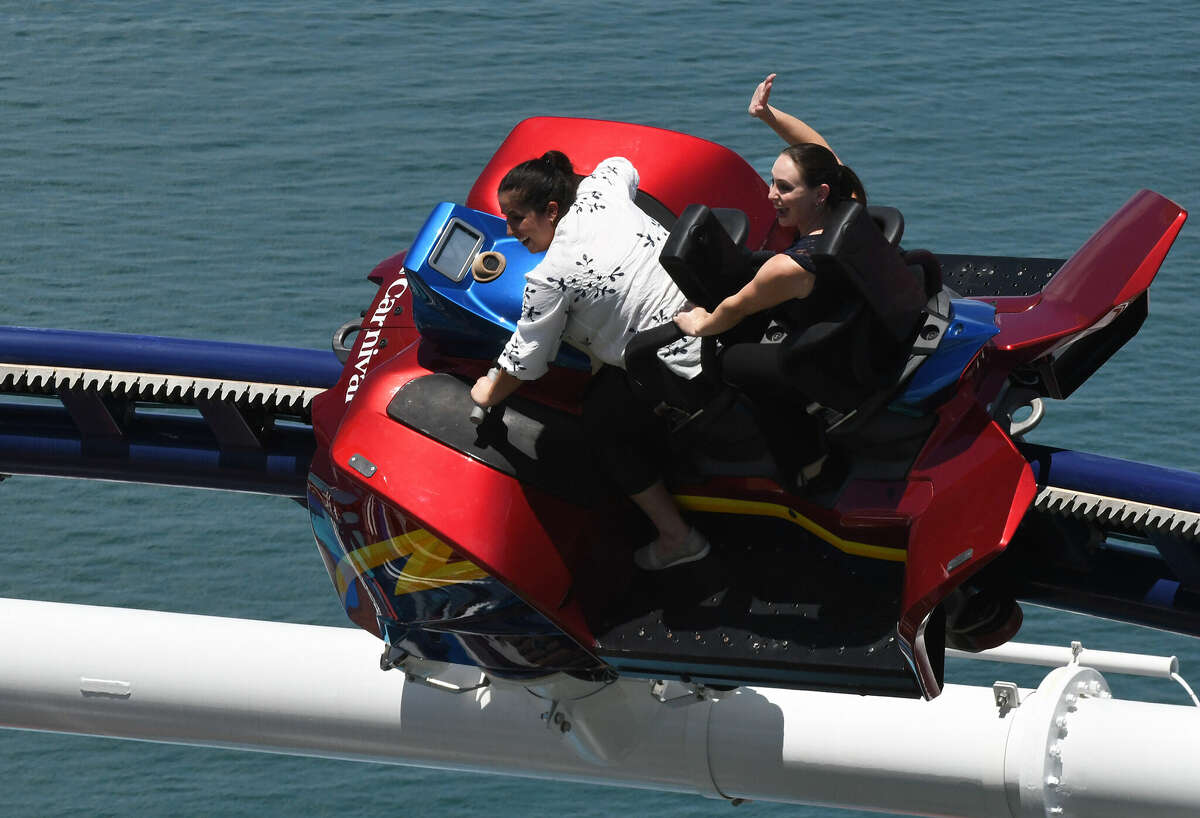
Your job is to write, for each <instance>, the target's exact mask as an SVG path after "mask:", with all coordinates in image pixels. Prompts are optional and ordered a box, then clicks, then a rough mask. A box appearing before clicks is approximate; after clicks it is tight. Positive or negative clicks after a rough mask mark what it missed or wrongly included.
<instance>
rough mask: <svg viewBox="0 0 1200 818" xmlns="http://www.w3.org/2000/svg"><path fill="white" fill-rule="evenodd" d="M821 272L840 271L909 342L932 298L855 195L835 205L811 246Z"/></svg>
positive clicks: (892, 331)
mask: <svg viewBox="0 0 1200 818" xmlns="http://www.w3.org/2000/svg"><path fill="white" fill-rule="evenodd" d="M811 255H812V259H813V262H814V263H815V264H816V265H817V267H818V270H819V271H820V272H823V273H826V274H833V275H838V274H840V275H842V276H844V277H845V280H846V281H847V283H849V284H850V285H852V286H853V287H854V288H855V289H857V290H858V291H859V292H860V293H861V294H862V296H863V298H864V299H866V301H867V303H868V304H869V305H870V306H871V309H872V310H873V311H874V312H875V314H876V315H877V316H878V317H879V318H880V320H881V321H882V323H883V325H884V326H885V327H886V328H887V330H888V332H889V334H891V335H892V337H893V338H895V339H896V340H897V341H908V340H910V339H911V337H912V333H913V330H914V329H915V327H916V325H917V322H918V321H919V320H920V319H921V316H922V312H923V309H924V307H925V302H926V301H927V300H928V299H927V298H926V296H925V294H924V291H923V288H921V287H920V286H919V285H918V283H917V281H916V279H915V278H914V276H913V274H912V273H911V272H910V271H909V269H908V266H907V265H906V264H905V263H904V259H903V258H901V256H900V251H899V250H897V249H896V248H895V247H893V246H892V245H891V244H890V243H889V242H888V240H887V239H886V238H884V235H883V233H881V232H880V230H879V226H878V225H877V224H876V223H875V221H874V219H872V218H871V216H870V214H869V213H868V212H867V209H866V208H865V207H863V205H862V204H861V203H859V202H857V201H854V200H853V199H851V200H847V201H845V202H842V203H841V204H839V205H837V207H835V208H834V210H833V212H832V213H831V214H830V216H829V220H828V221H827V222H826V224H825V231H824V232H823V233H822V234H821V237H820V239H818V241H817V244H816V246H815V247H814V248H813V250H812V254H811Z"/></svg>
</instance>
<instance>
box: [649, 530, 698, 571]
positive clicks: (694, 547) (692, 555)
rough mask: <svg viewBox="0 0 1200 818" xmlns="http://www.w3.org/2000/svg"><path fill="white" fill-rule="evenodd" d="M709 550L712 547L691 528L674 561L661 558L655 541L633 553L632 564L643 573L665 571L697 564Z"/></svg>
mask: <svg viewBox="0 0 1200 818" xmlns="http://www.w3.org/2000/svg"><path fill="white" fill-rule="evenodd" d="M711 550H712V546H710V545H709V544H708V540H706V539H705V538H704V535H703V534H701V533H700V532H699V531H698V530H696V529H695V528H692V529H689V530H688V533H687V537H685V538H684V540H683V548H681V549H680V550H679V552H678V555H677V556H676V557H675V558H674V559H668V558H665V557H663V556H662V555H661V553H660V552H659V546H658V540H655V541H654V542H652V543H650V544H649V545H647V546H645V547H643V548H639V549H638V550H637V551H634V552H633V564H634V565H636V566H637V567H638V568H641V569H642V570H643V571H665V570H666V569H668V568H674V567H675V566H677V565H686V564H687V563H689V562H699V561H700V560H702V559H704V558H705V557H707V556H708V552H709V551H711Z"/></svg>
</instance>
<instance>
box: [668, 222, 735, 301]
mask: <svg viewBox="0 0 1200 818" xmlns="http://www.w3.org/2000/svg"><path fill="white" fill-rule="evenodd" d="M734 212H736V211H734ZM721 215H724V216H725V217H726V220H728V221H729V222H730V224H731V225H734V227H735V230H736V229H737V227H736V224H735V222H736V221H737V220H736V218H735V217H733V216H732V215H730V214H725V213H722V214H721ZM743 218H745V217H744V214H743ZM746 223H747V225H748V224H749V222H748V220H747V222H746ZM738 232H740V233H742V236H741V239H742V241H745V231H742V230H738ZM659 261H661V262H662V266H663V267H664V268H666V271H667V273H668V274H669V275H670V276H671V278H672V279H674V281H675V283H676V284H677V285H679V289H680V290H681V291H682V292H683V294H684V295H685V296H687V299H688V301H691V302H692V303H693V304H698V305H699V306H701V307H704V308H705V309H706V310H712V309H714V308H715V307H716V306H717V304H719V303H721V301H722V300H723V299H725V298H726V297H727V296H730V295H732V294H733V293H735V292H737V291H738V290H740V289H741V288H742V287H743V286H744V285H745V284H746V282H747V281H749V280H750V277H751V275H752V271H751V270H750V269H749V266H748V264H749V254H748V253H747V251H746V250H745V248H744V247H742V246H740V245H739V244H738V243H737V242H735V241H734V239H733V238H731V237H730V235H729V232H728V231H727V230H726V229H725V226H724V225H723V224H722V219H721V218H719V217H718V214H717V213H714V212H713V211H712V210H711V209H710V208H708V207H707V206H705V205H702V204H691V205H688V206H687V207H686V208H684V210H683V212H682V213H680V214H679V218H678V219H676V220H675V226H674V227H672V228H671V234H670V235H669V236H668V237H667V240H666V242H665V243H664V244H663V249H662V252H661V253H660V254H659Z"/></svg>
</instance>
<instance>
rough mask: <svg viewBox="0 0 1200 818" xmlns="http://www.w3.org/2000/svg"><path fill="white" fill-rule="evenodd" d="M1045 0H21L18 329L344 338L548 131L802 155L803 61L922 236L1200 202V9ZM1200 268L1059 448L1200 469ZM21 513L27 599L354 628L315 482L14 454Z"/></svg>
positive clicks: (181, 786)
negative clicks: (150, 482)
mask: <svg viewBox="0 0 1200 818" xmlns="http://www.w3.org/2000/svg"><path fill="white" fill-rule="evenodd" d="M1043 5H1044V4H1042V3H1035V2H1031V1H1030V0H1015V1H1014V2H1011V3H1007V4H1003V5H999V4H997V5H995V7H992V6H985V5H981V4H970V6H969V7H970V9H971V10H970V11H968V10H967V8H968V6H967V5H964V4H959V3H954V2H943V3H937V2H928V3H922V4H899V3H897V4H875V3H867V2H854V0H848V1H847V2H842V3H838V4H836V5H834V6H831V7H820V8H813V9H801V8H799V7H787V6H783V5H778V6H766V5H763V4H759V3H752V2H740V1H739V0H725V1H724V2H706V3H698V2H697V3H687V2H677V1H671V2H660V3H657V4H649V3H631V2H626V0H617V2H608V3H595V2H577V3H570V4H567V3H560V2H546V1H545V0H536V2H526V3H522V4H519V5H518V4H513V5H512V6H511V7H506V6H495V7H487V8H470V7H465V6H464V5H462V4H457V3H445V2H428V3H423V4H417V3H412V4H409V3H404V4H398V5H390V4H383V3H373V2H361V0H346V1H344V2H337V3H334V2H309V3H304V4H283V5H276V4H270V3H264V2H259V1H258V0H250V1H248V2H242V3H237V4H222V3H205V4H199V3H183V2H176V3H173V2H153V3H151V2H146V3H103V4H87V5H81V4H75V3H59V2H25V3H16V2H6V3H0V54H3V57H2V58H0V296H2V297H0V324H21V325H28V326H46V327H66V328H79V329H95V330H117V331H129V332H142V333H157V334H166V335H179V336H187V337H196V338H219V339H236V340H248V341H257V342H263V343H278V344H287V345H293V346H304V347H311V348H323V347H326V346H327V344H328V339H329V335H330V333H331V332H332V330H333V328H334V327H336V326H337V325H338V324H341V323H342V322H343V321H345V320H347V319H348V318H351V317H354V316H356V315H357V314H358V311H359V310H360V309H362V308H364V307H365V306H366V305H367V303H368V300H369V298H370V296H371V293H372V288H371V287H370V286H369V285H368V284H367V283H366V282H365V280H364V276H365V274H366V273H367V272H368V271H369V270H370V269H371V267H372V266H374V264H375V263H376V262H377V261H379V260H380V259H382V258H385V257H387V256H389V255H391V254H393V253H395V252H397V251H399V250H401V249H403V248H404V247H405V246H406V242H407V241H408V239H409V237H410V236H411V235H412V234H413V232H414V231H415V230H416V229H417V228H418V227H419V226H420V224H421V222H422V220H423V219H424V216H425V214H426V212H427V210H428V208H429V207H430V206H431V205H432V204H433V203H435V202H437V201H440V200H443V199H456V200H460V201H461V200H462V199H464V198H465V196H466V192H467V190H468V189H469V188H470V185H471V183H472V181H473V179H474V176H475V175H476V173H477V172H478V170H479V169H480V168H481V167H482V165H483V164H484V162H485V161H486V160H487V158H488V157H489V156H490V154H491V152H492V151H493V150H494V148H495V146H496V145H497V144H498V143H499V141H500V140H501V139H502V138H503V136H504V134H505V133H507V131H508V130H509V129H510V128H511V127H512V126H513V125H514V124H515V123H516V122H517V121H518V120H519V119H521V118H523V117H525V116H530V115H535V114H563V115H577V116H591V117H600V118H610V119H623V120H629V121H634V122H641V123H646V124H651V125H657V126H662V127H668V128H674V129H677V130H682V131H686V132H689V133H693V134H696V135H698V136H702V137H705V138H708V139H712V140H715V141H718V142H721V143H724V144H726V145H729V146H730V147H733V148H734V149H736V150H738V151H739V152H740V153H742V155H744V156H745V157H746V158H747V159H748V160H749V161H750V162H751V163H753V164H754V165H755V166H756V167H758V168H761V169H762V170H763V171H764V172H766V170H767V169H768V168H769V166H770V162H771V160H772V159H773V157H774V155H775V153H776V151H777V148H778V145H777V143H776V141H775V137H774V135H773V134H772V133H770V132H769V131H768V130H767V129H766V128H765V127H763V126H761V125H760V124H758V123H756V122H754V121H752V120H750V119H749V118H748V117H747V116H746V115H745V104H746V101H747V99H748V96H749V93H750V91H751V90H752V89H753V87H754V85H755V84H756V83H757V82H758V80H759V79H761V78H762V76H763V75H764V74H766V73H767V72H768V71H778V72H779V74H780V79H779V81H778V83H777V86H776V95H775V99H774V100H773V101H775V102H777V103H778V104H779V105H780V106H781V107H783V108H785V109H786V110H790V111H793V112H795V113H798V114H800V115H802V116H804V117H805V118H806V119H808V120H809V121H810V122H811V123H812V124H813V125H815V126H816V127H817V128H819V129H820V130H821V131H822V132H823V133H824V134H825V136H826V137H827V138H828V139H829V140H830V141H831V142H832V143H833V145H834V147H835V148H836V149H837V151H838V153H839V154H840V155H841V157H842V158H843V159H844V160H845V161H846V162H847V163H849V164H850V165H852V166H853V167H854V168H855V170H856V171H858V173H859V175H860V176H861V177H862V178H863V179H864V180H865V182H866V185H867V189H868V191H869V192H870V194H871V198H872V199H873V200H874V201H876V202H878V203H881V204H890V205H894V206H897V207H899V208H901V209H902V210H903V211H904V214H905V216H906V219H907V223H908V228H907V232H906V241H905V244H906V245H908V246H928V247H930V248H932V249H935V250H939V249H940V250H945V251H958V252H977V253H1004V254H1013V255H1041V256H1052V257H1053V256H1057V257H1062V256H1066V255H1069V254H1070V253H1071V252H1072V251H1073V250H1074V249H1075V248H1076V247H1078V246H1079V244H1081V243H1082V242H1083V241H1084V240H1085V239H1086V238H1087V237H1088V236H1089V235H1090V234H1091V232H1092V231H1093V230H1095V229H1096V228H1097V227H1098V226H1099V225H1100V224H1101V223H1102V222H1103V221H1104V220H1105V219H1106V218H1107V217H1108V216H1109V215H1110V214H1111V213H1112V212H1113V211H1114V210H1116V209H1117V208H1118V207H1119V206H1120V205H1121V204H1122V203H1123V202H1124V201H1125V200H1126V199H1127V198H1128V197H1129V196H1130V195H1131V194H1133V193H1134V192H1135V191H1137V190H1138V189H1139V188H1142V187H1150V188H1153V189H1155V190H1158V191H1159V192H1161V193H1163V194H1165V195H1167V196H1169V197H1171V198H1173V199H1175V200H1176V201H1178V202H1179V203H1181V204H1182V205H1184V206H1185V207H1193V208H1200V157H1198V155H1197V153H1198V152H1197V145H1198V144H1200V140H1198V139H1197V136H1198V134H1197V128H1198V126H1197V123H1198V122H1200V102H1198V101H1197V100H1200V60H1197V59H1196V46H1195V42H1196V40H1197V37H1198V36H1200V7H1193V6H1191V5H1188V4H1137V3H1128V2H1107V1H1106V0H1097V2H1092V3H1087V4H1077V3H1064V4H1057V5H1056V6H1055V7H1054V8H1050V9H1047V8H1044V7H1043ZM1172 5H1176V6H1178V5H1182V6H1183V8H1182V9H1181V8H1179V7H1171V6H1172ZM1198 262H1200V226H1198V225H1195V224H1192V225H1188V226H1186V227H1185V228H1184V231H1183V234H1182V235H1181V236H1180V238H1179V240H1178V241H1177V243H1176V245H1175V247H1174V249H1173V250H1172V252H1171V255H1170V256H1169V257H1168V259H1167V262H1166V263H1165V264H1164V266H1163V268H1162V271H1161V273H1160V275H1159V277H1158V279H1157V281H1156V283H1155V285H1154V288H1153V289H1152V291H1151V316H1150V319H1149V321H1148V322H1147V325H1146V327H1145V328H1144V329H1143V331H1142V332H1141V334H1140V335H1139V336H1138V337H1137V338H1136V339H1134V340H1133V341H1132V342H1131V343H1130V344H1129V345H1128V346H1127V347H1126V348H1125V349H1124V350H1122V351H1121V352H1120V353H1119V354H1118V355H1117V356H1116V357H1115V359H1114V360H1112V361H1111V362H1110V363H1109V364H1108V365H1107V366H1106V367H1105V368H1104V369H1103V370H1102V371H1101V372H1100V373H1099V374H1098V375H1097V376H1096V377H1094V378H1093V379H1092V380H1091V381H1090V382H1089V383H1088V384H1087V385H1086V386H1085V387H1084V388H1082V389H1081V390H1080V391H1079V393H1077V394H1076V395H1075V396H1074V397H1072V398H1071V400H1070V401H1069V402H1067V403H1065V404H1063V405H1052V406H1051V407H1050V410H1049V417H1048V419H1047V420H1046V421H1045V422H1044V423H1043V425H1042V426H1041V427H1040V428H1039V429H1038V430H1037V431H1036V432H1035V433H1034V434H1033V435H1032V438H1033V439H1034V440H1036V441H1038V442H1045V443H1054V444H1057V445H1062V446H1068V447H1073V448H1079V449H1084V450H1092V451H1097V452H1101V453H1104V454H1109V455H1115V456H1120V457H1127V458H1131V459H1137V460H1146V461H1150V462H1156V463H1160V464H1163V465H1169V466H1176V467H1182V468H1187V469H1192V470H1200V447H1198V446H1197V443H1198V442H1200V432H1198V431H1197V425H1196V420H1195V410H1194V406H1195V405H1196V403H1197V401H1198V400H1200V360H1197V355H1196V354H1195V350H1196V344H1195V337H1194V330H1193V328H1194V327H1195V326H1196V323H1197V322H1196V317H1197V316H1198V315H1200V303H1197V299H1195V298H1193V297H1191V296H1192V289H1193V288H1192V286H1191V278H1190V277H1191V276H1192V275H1193V271H1194V269H1195V268H1196V267H1197V263H1198ZM0 515H2V516H0V520H2V521H3V526H4V529H5V531H7V532H8V535H7V537H6V538H5V541H4V546H3V548H0V596H11V597H23V598H32V599H52V600H61V601H69V602H82V603H95V604H105V605H120V606H132V607H143V608H153V609H161V610H171V611H184V612H193V613H204V614H217V615H231V616H243V617H251V618H263V619H282V620H288V621H294V622H307V623H318V624H333V625H340V624H343V622H344V620H343V617H342V614H341V611H340V609H339V607H338V604H337V601H336V598H335V596H334V595H333V593H332V592H331V590H330V586H329V581H328V579H327V578H326V576H325V574H324V570H323V569H322V567H321V564H320V561H319V560H318V558H317V555H316V552H315V549H314V546H313V545H312V541H311V535H310V533H309V530H308V528H307V522H306V519H305V515H304V514H303V512H301V511H300V510H299V509H298V508H296V507H295V506H294V505H293V504H290V503H288V502H285V501H281V500H270V499H261V498H255V497H242V496H235V495H222V494H212V493H204V492H195V491H185V490H179V489H154V488H144V487H134V486H120V485H111V484H90V483H79V482H67V481H54V480H43V479H33V478H14V479H12V480H8V481H6V482H4V483H3V484H0ZM1027 613H1028V615H1027V624H1026V626H1025V629H1024V630H1023V631H1022V634H1021V638H1023V639H1027V640H1040V641H1050V642H1055V643H1060V644H1065V643H1067V642H1069V641H1070V640H1071V639H1081V640H1082V641H1083V642H1084V643H1085V644H1087V645H1089V646H1091V647H1103V648H1108V649H1125V650H1141V651H1148V652H1165V653H1173V654H1177V655H1178V656H1179V657H1180V659H1181V662H1182V666H1183V670H1184V673H1185V675H1187V674H1188V672H1189V671H1190V672H1192V673H1193V674H1195V673H1197V671H1198V669H1200V641H1193V640H1187V639H1183V638H1179V637H1174V636H1170V635H1165V634H1161V633H1157V632H1154V631H1149V630H1144V629H1137V628H1130V627H1119V626H1115V625H1112V624H1108V623H1104V622H1099V621H1096V620H1090V619H1085V618H1082V617H1074V616H1066V615H1062V614H1057V613H1049V612H1043V611H1039V610H1037V609H1030V610H1029V611H1028V612H1027ZM69 647H70V646H69V645H64V646H63V648H64V650H69ZM11 660H12V657H2V658H0V661H11ZM949 674H950V676H951V678H952V679H953V680H954V681H959V682H965V683H975V684H990V683H991V681H992V680H994V679H996V678H1008V679H1013V680H1016V681H1018V682H1021V683H1022V684H1035V683H1036V682H1037V680H1038V679H1039V678H1040V676H1041V674H1040V673H1038V672H1036V671H1022V670H1017V669H1012V668H1001V667H994V666H992V667H988V666H980V665H978V664H975V665H962V664H952V665H951V667H950V669H949ZM1198 679H1200V676H1197V675H1193V676H1192V681H1193V682H1195V681H1197V680H1198ZM1110 681H1111V682H1112V684H1113V687H1114V690H1115V692H1116V693H1117V695H1119V696H1124V697H1146V698H1150V699H1154V700H1158V701H1170V702H1176V703H1182V701H1183V697H1182V694H1181V692H1180V691H1179V690H1178V689H1177V688H1173V687H1172V686H1171V685H1169V684H1166V683H1161V682H1152V681H1141V680H1135V679H1129V678H1125V677H1113V678H1112V679H1111V680H1110ZM914 752H920V749H919V748H914ZM0 777H2V778H3V779H4V780H5V782H6V783H5V787H4V790H5V792H4V796H3V799H2V800H0V803H2V804H3V807H2V808H0V809H2V811H3V813H4V814H5V815H53V814H62V815H65V814H84V815H133V814H146V815H164V814H181V815H194V814H213V813H215V814H222V815H234V816H241V815H246V816H249V815H256V816H257V815H285V814H301V815H339V816H340V815H347V816H350V815H364V816H366V815H381V814H393V813H396V812H402V813H403V812H409V811H414V810H420V811H422V812H425V813H430V814H433V813H438V812H444V813H448V814H452V815H478V816H484V815H488V816H492V815H496V814H500V815H550V814H556V813H560V812H572V813H576V814H580V815H587V816H601V815H609V814H614V813H644V812H655V813H657V814H659V815H663V816H683V815H689V816H690V815H710V814H712V815H727V814H729V809H730V808H729V807H728V806H727V805H725V804H721V803H719V802H711V801H706V800H703V799H700V798H693V797H684V796H676V795H666V794H654V793H642V792H638V791H633V790H622V789H609V788H598V787H583V786H574V785H566V784H555V783H544V782H532V781H524V780H520V779H506V778H497V777H490V776H468V775H463V774H452V773H443V772H438V771H429V770H421V769H415V768H400V767H380V766H371V765H357V764H352V763H349V762H333V761H324V760H316V759H298V758H287V757H276V756H266V755H259V754H248V753H235V752H224V751H216V750H206V749H192V748H183V747H169V746H160V745H153V744H139V743H128V742H117V741H111V740H104V739H96V738H82V737H68V736H57V735H40V734H32V733H17V732H0ZM741 811H743V812H745V811H749V812H750V813H753V814H756V815H767V814H769V815H789V816H816V815H826V814H831V812H830V811H828V810H823V809H815V808H814V809H805V808H799V807H781V806H772V805H764V804H757V805H749V806H745V807H742V808H741ZM739 814H740V813H739ZM837 814H839V815H854V814H858V813H851V812H843V813H837Z"/></svg>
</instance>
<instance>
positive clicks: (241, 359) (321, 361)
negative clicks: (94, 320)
mask: <svg viewBox="0 0 1200 818" xmlns="http://www.w3.org/2000/svg"><path fill="white" fill-rule="evenodd" d="M0 362H3V363H8V364H27V365H33V366H57V367H65V368H75V369H100V370H110V369H115V370H121V371H123V372H147V373H154V374H158V375H180V376H187V377H193V378H213V379H225V380H237V381H254V382H259V383H277V384H286V385H288V386H316V387H324V388H328V387H330V386H333V385H334V384H335V383H337V379H338V377H339V376H340V375H341V373H342V364H341V363H340V362H339V361H338V359H337V358H336V357H335V356H334V354H333V352H332V351H322V350H314V349H295V348H292V347H274V346H264V345H260V344H240V343H232V342H226V341H195V340H191V339H187V338H165V337H162V336H156V335H127V334H124V333H116V332H83V331H79V330H60V329H32V328H29V327H0Z"/></svg>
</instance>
